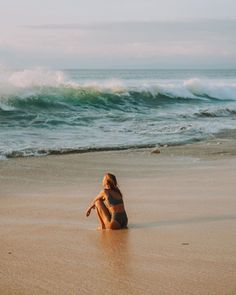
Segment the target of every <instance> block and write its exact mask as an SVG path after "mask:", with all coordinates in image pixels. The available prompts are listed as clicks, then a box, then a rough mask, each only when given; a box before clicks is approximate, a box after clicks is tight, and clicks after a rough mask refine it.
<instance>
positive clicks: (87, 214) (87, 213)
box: [86, 205, 95, 217]
mask: <svg viewBox="0 0 236 295" xmlns="http://www.w3.org/2000/svg"><path fill="white" fill-rule="evenodd" d="M92 209H95V205H92V206H91V207H89V208H88V209H87V211H86V216H87V217H89V215H90V213H91V210H92Z"/></svg>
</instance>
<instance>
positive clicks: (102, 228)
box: [96, 226, 106, 230]
mask: <svg viewBox="0 0 236 295" xmlns="http://www.w3.org/2000/svg"><path fill="white" fill-rule="evenodd" d="M104 229H106V228H105V227H101V226H99V227H97V228H96V230H104Z"/></svg>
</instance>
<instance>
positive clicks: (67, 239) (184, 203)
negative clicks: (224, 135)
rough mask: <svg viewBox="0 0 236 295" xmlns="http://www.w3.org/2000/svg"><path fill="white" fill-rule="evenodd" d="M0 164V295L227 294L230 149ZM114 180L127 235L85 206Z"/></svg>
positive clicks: (232, 217) (230, 287) (234, 262)
mask: <svg viewBox="0 0 236 295" xmlns="http://www.w3.org/2000/svg"><path fill="white" fill-rule="evenodd" d="M151 151H152V150H150V149H145V150H128V151H119V152H115V151H112V152H95V153H88V154H73V155H65V156H49V157H41V158H25V159H10V160H7V161H1V162H0V241H1V242H0V294H1V295H6V294H24V295H27V294H40V295H41V294H59V295H60V294H63V295H64V294H168V295H169V294H177V295H178V294H181V295H182V294H188V295H190V294H219V295H224V294H225V295H226V294H227V295H229V294H232V295H233V294H235V292H236V281H235V269H236V235H235V228H236V211H235V208H236V186H235V179H236V157H235V156H236V145H235V141H234V140H230V139H220V140H212V141H209V142H203V143H198V144H193V145H186V146H184V147H183V146H182V147H167V148H166V147H161V148H160V151H161V153H160V154H158V153H151ZM107 171H110V172H113V173H114V174H116V175H117V178H118V180H119V182H120V187H121V189H122V191H123V193H124V198H125V204H126V209H127V213H128V217H129V229H127V230H121V231H96V227H97V225H98V224H97V220H96V216H95V214H93V213H92V216H91V217H90V218H86V217H85V214H84V213H85V209H86V207H87V205H88V203H89V202H90V201H91V199H92V198H93V197H94V196H95V195H96V193H98V192H99V190H100V188H101V187H100V181H101V178H102V176H103V173H104V172H107Z"/></svg>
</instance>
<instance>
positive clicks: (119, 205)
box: [86, 173, 128, 229]
mask: <svg viewBox="0 0 236 295" xmlns="http://www.w3.org/2000/svg"><path fill="white" fill-rule="evenodd" d="M102 184H103V188H104V189H103V190H102V191H101V192H100V193H99V194H98V195H97V197H96V198H95V199H94V200H93V202H92V204H91V205H90V206H89V208H88V209H87V211H86V216H87V217H88V216H89V215H90V213H91V210H92V209H96V212H97V215H98V220H99V222H100V223H101V227H100V228H99V229H121V228H126V227H127V223H128V218H127V215H126V212H125V207H124V202H123V196H122V193H121V191H120V190H119V188H118V184H117V181H116V177H115V175H113V174H111V173H107V174H105V176H104V178H103V181H102Z"/></svg>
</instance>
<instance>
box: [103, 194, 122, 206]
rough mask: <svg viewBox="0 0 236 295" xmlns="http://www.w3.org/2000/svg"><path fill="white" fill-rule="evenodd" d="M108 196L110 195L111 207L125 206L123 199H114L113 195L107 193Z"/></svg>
mask: <svg viewBox="0 0 236 295" xmlns="http://www.w3.org/2000/svg"><path fill="white" fill-rule="evenodd" d="M107 195H108V201H109V203H110V205H118V204H123V203H124V202H123V199H122V198H121V199H115V198H113V197H112V195H111V194H110V193H109V192H108V191H107Z"/></svg>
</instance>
